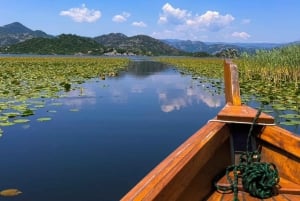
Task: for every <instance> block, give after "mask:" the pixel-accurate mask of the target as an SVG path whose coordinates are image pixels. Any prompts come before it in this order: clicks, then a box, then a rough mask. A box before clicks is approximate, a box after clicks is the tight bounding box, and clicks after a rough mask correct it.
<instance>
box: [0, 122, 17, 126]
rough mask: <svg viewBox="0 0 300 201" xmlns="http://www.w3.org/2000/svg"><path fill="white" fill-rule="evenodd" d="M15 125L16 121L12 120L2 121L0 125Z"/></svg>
mask: <svg viewBox="0 0 300 201" xmlns="http://www.w3.org/2000/svg"><path fill="white" fill-rule="evenodd" d="M12 125H15V123H13V122H10V121H6V122H0V126H3V127H4V126H12Z"/></svg>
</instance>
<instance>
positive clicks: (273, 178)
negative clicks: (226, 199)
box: [215, 109, 279, 201]
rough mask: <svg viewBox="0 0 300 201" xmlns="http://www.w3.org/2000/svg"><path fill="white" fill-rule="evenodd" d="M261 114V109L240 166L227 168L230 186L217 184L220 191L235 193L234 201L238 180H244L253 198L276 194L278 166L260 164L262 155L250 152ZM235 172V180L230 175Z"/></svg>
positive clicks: (250, 133) (250, 132)
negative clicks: (255, 128)
mask: <svg viewBox="0 0 300 201" xmlns="http://www.w3.org/2000/svg"><path fill="white" fill-rule="evenodd" d="M260 114H261V109H260V110H258V112H257V114H256V116H255V118H254V120H253V122H252V124H251V127H250V130H249V133H248V136H247V145H246V146H247V147H246V152H243V153H242V154H241V156H240V161H239V164H238V165H231V166H228V167H227V168H226V176H227V180H228V182H229V183H230V186H229V187H227V186H220V185H217V184H215V186H216V188H217V190H218V191H221V192H224V193H225V192H228V191H232V192H233V193H234V198H233V201H238V200H239V199H238V178H239V177H241V178H242V184H243V188H244V190H245V191H247V192H248V193H249V194H250V195H251V196H254V197H258V198H261V199H264V198H269V197H272V196H273V195H274V193H275V187H276V185H277V184H278V182H279V175H278V170H277V168H276V166H275V165H274V164H273V163H266V162H260V153H259V152H258V151H257V150H256V151H253V152H250V151H249V142H250V138H251V135H252V130H253V127H254V125H255V124H256V121H257V120H258V117H259V116H260ZM230 172H233V179H232V178H231V177H230V175H229V173H230Z"/></svg>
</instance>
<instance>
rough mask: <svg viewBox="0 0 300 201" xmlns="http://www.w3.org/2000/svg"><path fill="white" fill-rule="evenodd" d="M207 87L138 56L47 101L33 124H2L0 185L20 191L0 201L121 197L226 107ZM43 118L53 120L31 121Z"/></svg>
mask: <svg viewBox="0 0 300 201" xmlns="http://www.w3.org/2000/svg"><path fill="white" fill-rule="evenodd" d="M210 87H211V86H210V84H209V83H199V82H198V81H197V80H193V79H192V78H191V77H190V76H187V75H182V74H180V73H179V72H178V71H176V70H175V69H174V68H173V67H172V66H166V65H163V64H161V63H156V62H152V61H143V60H142V61H135V62H134V63H133V64H132V65H131V66H130V67H129V70H128V72H124V73H122V74H121V75H120V76H118V77H115V78H109V79H106V80H100V79H92V80H89V81H87V82H86V83H84V84H83V85H82V88H81V90H76V91H71V92H69V93H68V95H67V97H65V98H60V99H53V100H45V101H46V103H47V105H48V106H46V107H45V108H42V109H39V110H38V111H37V113H36V115H34V116H31V117H29V118H32V121H30V122H29V123H27V124H19V125H16V126H12V127H5V128H3V130H4V134H3V136H2V138H0V159H1V160H0V161H1V163H0V190H3V189H7V188H18V189H20V190H21V191H22V192H23V193H22V194H21V195H19V196H17V197H12V198H5V197H1V200H4V201H5V200H9V201H27V200H28V201H115V200H119V199H120V198H121V197H122V196H123V195H124V194H125V193H126V192H127V191H128V190H130V189H131V188H132V187H133V186H134V185H135V184H136V183H137V182H138V181H139V180H140V179H141V178H142V177H143V176H145V175H146V174H147V173H148V172H149V171H150V170H151V169H152V168H153V167H155V166H156V165H157V164H158V163H159V162H160V161H161V160H162V159H164V158H165V157H166V156H167V155H168V154H170V153H171V152H172V151H173V150H174V149H175V148H176V147H177V146H179V145H180V144H181V143H182V142H184V141H185V140H186V139H187V138H188V137H189V136H191V135H192V134H193V133H194V132H195V131H197V130H198V129H199V128H200V127H201V126H202V125H204V124H205V123H206V122H207V121H208V120H209V119H211V118H213V117H214V116H215V115H216V114H217V112H218V111H219V110H220V109H221V108H222V107H223V106H224V97H223V95H217V94H213V93H211V92H210ZM52 103H62V105H61V106H58V104H52ZM49 111H52V112H49ZM54 111H55V112H54ZM76 111H77V112H76ZM45 115H46V116H48V117H51V118H52V120H51V121H47V122H37V121H35V120H34V119H36V118H37V117H38V116H45Z"/></svg>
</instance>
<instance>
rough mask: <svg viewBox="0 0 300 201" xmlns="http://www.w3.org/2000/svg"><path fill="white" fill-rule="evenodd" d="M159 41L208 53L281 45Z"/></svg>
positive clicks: (250, 51)
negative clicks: (229, 49)
mask: <svg viewBox="0 0 300 201" xmlns="http://www.w3.org/2000/svg"><path fill="white" fill-rule="evenodd" d="M161 41H163V42H165V43H167V44H169V45H171V46H174V47H176V48H177V49H180V50H183V51H186V52H207V53H209V54H216V53H217V52H220V51H221V50H223V49H228V48H231V49H236V50H238V51H239V52H248V53H253V52H255V51H256V50H259V49H272V48H275V47H280V46H282V45H283V44H280V43H225V42H202V41H191V40H179V39H163V40H161Z"/></svg>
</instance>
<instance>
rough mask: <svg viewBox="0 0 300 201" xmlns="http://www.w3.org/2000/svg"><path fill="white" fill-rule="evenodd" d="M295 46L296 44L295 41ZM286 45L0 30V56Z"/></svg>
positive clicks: (14, 28)
mask: <svg viewBox="0 0 300 201" xmlns="http://www.w3.org/2000/svg"><path fill="white" fill-rule="evenodd" d="M296 43H297V42H296ZM282 45H286V44H276V43H213V42H202V41H191V40H178V39H164V40H158V39H155V38H152V37H150V36H147V35H136V36H131V37H128V36H126V35H124V34H122V33H110V34H105V35H101V36H97V37H93V38H92V37H82V36H77V35H71V34H61V35H59V36H52V35H49V34H47V33H45V32H43V31H41V30H36V31H34V30H31V29H29V28H27V27H26V26H24V25H23V24H21V23H19V22H14V23H11V24H7V25H4V26H2V27H0V53H27V54H28V53H30V54H81V53H82V54H96V55H99V54H105V53H106V54H107V53H114V54H116V53H117V54H135V55H149V56H153V55H154V56H158V55H170V56H178V55H193V54H195V53H196V54H197V53H199V52H202V53H206V54H204V55H207V54H208V55H215V54H216V53H218V52H220V51H222V50H224V49H228V48H231V49H236V50H237V51H238V52H248V53H252V52H255V51H256V50H258V49H272V48H276V47H280V46H282Z"/></svg>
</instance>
